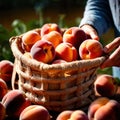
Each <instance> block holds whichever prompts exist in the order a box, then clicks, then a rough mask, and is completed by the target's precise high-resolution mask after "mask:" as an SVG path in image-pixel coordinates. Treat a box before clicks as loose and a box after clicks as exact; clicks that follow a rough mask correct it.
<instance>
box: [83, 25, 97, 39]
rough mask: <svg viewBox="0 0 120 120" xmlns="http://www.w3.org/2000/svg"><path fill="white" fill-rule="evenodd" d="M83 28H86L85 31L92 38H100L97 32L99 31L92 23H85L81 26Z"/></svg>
mask: <svg viewBox="0 0 120 120" xmlns="http://www.w3.org/2000/svg"><path fill="white" fill-rule="evenodd" d="M81 29H82V30H84V32H85V33H86V34H87V35H88V36H90V38H91V39H94V40H99V36H98V34H97V31H96V30H95V29H94V28H93V27H92V26H90V25H83V26H82V27H81Z"/></svg>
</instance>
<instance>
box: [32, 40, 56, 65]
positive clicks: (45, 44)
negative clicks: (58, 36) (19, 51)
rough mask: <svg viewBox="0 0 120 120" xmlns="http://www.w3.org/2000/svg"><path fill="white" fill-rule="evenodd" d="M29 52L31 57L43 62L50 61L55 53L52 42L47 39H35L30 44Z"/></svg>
mask: <svg viewBox="0 0 120 120" xmlns="http://www.w3.org/2000/svg"><path fill="white" fill-rule="evenodd" d="M30 53H31V56H32V58H33V59H35V60H37V61H40V62H43V63H50V62H52V61H53V59H54V58H55V54H56V53H55V48H54V46H53V44H52V43H51V42H49V41H47V40H40V41H37V42H36V43H35V44H34V45H33V46H32V48H31V51H30Z"/></svg>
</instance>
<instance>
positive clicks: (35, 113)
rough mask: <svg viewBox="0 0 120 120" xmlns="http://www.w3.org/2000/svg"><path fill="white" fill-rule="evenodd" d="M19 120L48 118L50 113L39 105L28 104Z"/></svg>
mask: <svg viewBox="0 0 120 120" xmlns="http://www.w3.org/2000/svg"><path fill="white" fill-rule="evenodd" d="M19 120H50V114H49V112H48V110H47V109H46V108H45V107H43V106H41V105H30V106H28V107H26V108H25V109H24V110H23V111H22V113H21V114H20V119H19Z"/></svg>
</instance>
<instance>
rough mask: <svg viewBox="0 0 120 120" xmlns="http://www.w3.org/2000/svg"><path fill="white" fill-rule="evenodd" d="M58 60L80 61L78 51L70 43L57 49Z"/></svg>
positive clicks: (65, 43)
mask: <svg viewBox="0 0 120 120" xmlns="http://www.w3.org/2000/svg"><path fill="white" fill-rule="evenodd" d="M55 51H56V59H63V60H65V61H67V62H71V61H75V60H77V59H78V52H77V49H76V48H75V47H74V46H73V45H72V44H70V43H67V42H63V43H61V44H59V45H58V46H57V47H56V48H55Z"/></svg>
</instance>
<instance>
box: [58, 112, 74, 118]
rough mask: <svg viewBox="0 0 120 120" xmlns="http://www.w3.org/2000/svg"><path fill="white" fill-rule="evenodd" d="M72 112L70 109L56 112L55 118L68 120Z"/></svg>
mask: <svg viewBox="0 0 120 120" xmlns="http://www.w3.org/2000/svg"><path fill="white" fill-rule="evenodd" d="M72 113H73V111H72V110H65V111H62V112H61V113H59V114H58V116H57V119H56V120H69V119H70V116H71V114H72Z"/></svg>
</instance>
